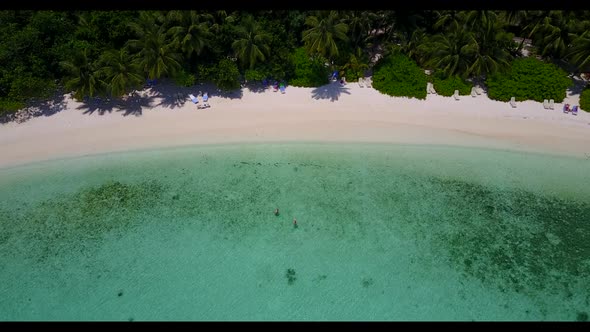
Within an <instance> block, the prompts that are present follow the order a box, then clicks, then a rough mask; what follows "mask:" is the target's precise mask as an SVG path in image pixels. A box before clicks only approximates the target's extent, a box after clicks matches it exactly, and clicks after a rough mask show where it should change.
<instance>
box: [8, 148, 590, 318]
mask: <svg viewBox="0 0 590 332" xmlns="http://www.w3.org/2000/svg"><path fill="white" fill-rule="evenodd" d="M589 184H590V160H588V159H583V158H571V157H563V156H551V155H543V154H525V153H520V152H518V153H517V152H510V151H500V150H486V149H473V148H458V147H448V146H412V145H391V144H352V143H351V144H323V143H289V144H286V143H284V144H283V143H281V144H270V143H269V144H243V145H209V146H194V147H182V148H170V149H161V150H150V151H135V152H126V153H111V154H103V155H95V156H84V157H80V158H75V159H63V160H53V161H46V162H40V163H34V164H28V165H24V166H19V167H13V168H5V169H1V170H0V227H1V233H0V280H2V282H1V283H0V320H3V321H39V320H42V321H47V320H68V321H69V320H84V321H88V320H90V321H94V320H109V321H111V320H114V321H130V320H134V321H160V320H175V321H179V320H180V321H183V320H199V321H216V320H232V321H250V320H257V321H260V320H264V321H267V320H281V321H284V320H298V321H324V320H329V321H334V320H346V321H357V320H362V321H371V320H379V321H383V320H394V321H395V320H404V321H424V320H426V321H433V320H434V321H456V320H461V321H471V320H475V321H508V320H510V321H513V320H524V321H528V320H533V321H547V320H549V321H554V320H559V321H562V320H563V321H584V320H588V314H589V313H590V305H589V301H590V186H589ZM275 208H279V209H280V215H279V216H275V215H274V214H273V211H274V209H275ZM293 218H297V222H298V227H297V228H295V227H294V226H293Z"/></svg>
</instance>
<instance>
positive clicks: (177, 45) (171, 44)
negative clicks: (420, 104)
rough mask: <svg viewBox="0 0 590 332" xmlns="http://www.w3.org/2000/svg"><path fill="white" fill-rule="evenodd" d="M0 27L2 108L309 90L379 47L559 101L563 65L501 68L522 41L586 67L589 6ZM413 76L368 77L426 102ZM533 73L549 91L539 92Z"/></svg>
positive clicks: (104, 19) (82, 16)
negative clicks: (202, 86)
mask: <svg viewBox="0 0 590 332" xmlns="http://www.w3.org/2000/svg"><path fill="white" fill-rule="evenodd" d="M0 22H2V24H1V25H0V114H2V113H7V112H12V111H14V110H16V109H19V108H21V107H23V106H24V105H26V104H27V103H29V102H30V101H33V100H40V99H47V98H49V97H50V96H52V95H53V94H54V93H55V92H57V90H59V91H60V92H62V91H61V90H64V89H65V90H66V91H64V92H73V95H74V96H75V98H76V99H78V100H84V99H85V98H87V97H109V98H118V97H121V96H124V95H125V94H126V93H127V92H129V91H131V90H133V89H136V88H138V87H141V86H143V85H144V83H146V80H148V79H150V80H151V79H161V78H171V79H173V80H174V81H175V82H176V84H178V85H181V86H190V85H192V84H194V82H196V81H200V82H203V81H210V82H214V83H216V84H220V87H221V88H223V89H225V90H232V89H238V88H239V83H238V82H239V81H240V80H241V79H242V78H245V80H246V81H260V80H262V79H264V78H271V79H277V80H286V81H288V82H289V83H290V84H292V85H295V86H305V87H317V86H320V85H322V84H326V83H327V79H326V78H327V74H326V72H328V73H330V72H332V71H333V70H340V71H341V73H342V75H343V76H345V77H346V78H347V79H348V81H354V80H356V79H357V78H358V77H361V76H363V75H364V73H365V72H366V71H371V70H374V71H378V68H373V63H372V62H371V61H372V59H375V56H377V55H380V56H382V57H387V56H388V53H393V54H397V53H400V54H403V55H405V56H407V57H409V58H410V59H412V60H413V61H414V62H415V63H417V64H418V67H420V68H422V69H429V70H433V71H434V72H441V73H442V74H444V76H445V77H455V76H456V77H460V78H462V79H469V78H473V79H478V80H480V81H482V82H483V83H490V84H491V85H493V86H495V87H494V88H493V89H490V91H492V94H493V95H494V97H493V98H495V99H498V100H508V99H509V98H510V97H511V96H515V97H516V98H517V99H518V100H526V99H532V100H537V101H542V100H543V99H554V100H555V101H558V102H559V101H561V100H562V97H561V96H562V95H564V94H565V89H564V88H563V86H564V83H563V82H564V81H562V80H561V79H560V78H558V77H561V76H562V73H561V72H559V74H557V71H556V70H553V69H548V68H549V67H546V66H542V65H540V64H537V65H532V64H529V66H530V68H529V67H527V66H524V65H522V64H521V65H522V66H524V67H527V68H528V69H527V70H525V69H524V68H512V69H511V68H510V67H511V66H512V65H515V66H519V65H518V64H519V63H520V61H521V60H522V58H523V55H522V52H521V51H522V50H523V49H524V48H525V46H526V45H525V43H524V39H525V38H526V39H530V40H532V49H533V50H534V52H535V55H538V56H540V57H541V58H542V61H543V62H545V63H553V62H556V61H555V60H559V62H560V63H564V64H567V65H571V66H573V67H572V68H576V69H575V70H577V71H588V70H590V47H589V45H590V35H589V34H588V32H587V31H589V30H590V11H560V10H552V11H542V10H539V11H492V10H479V11H478V10H463V11H453V10H443V11H428V10H424V11H403V10H399V11H390V10H378V11H322V10H320V11H316V10H313V11H299V10H289V11H285V10H272V11H271V10H267V11H234V12H231V11H218V10H204V11H181V10H171V11H165V10H160V11H69V12H68V11H61V12H55V11H26V10H21V11H15V10H12V11H11V10H4V11H0ZM514 36H517V37H522V38H521V41H518V42H515V41H513V37H514ZM392 51H393V52H392ZM225 60H228V61H232V62H233V63H234V64H233V65H232V64H230V63H229V62H227V61H225ZM513 60H514V61H515V62H512V61H513ZM538 63H541V62H538ZM326 64H328V65H327V66H326ZM384 67H386V66H384V65H382V68H381V69H382V70H383V69H384ZM412 68H413V67H412ZM406 69H407V70H409V71H410V72H411V71H413V69H410V67H408V68H406ZM529 69H530V70H529ZM533 69H541V71H534V70H533ZM236 70H237V74H236ZM390 70H392V69H391V68H390ZM518 70H520V71H518ZM515 71H518V73H517V74H516V73H515ZM394 72H397V74H399V75H401V74H402V73H401V72H400V71H398V70H397V69H396V70H394ZM410 72H407V73H406V74H408V75H409V77H412V75H413V74H410ZM502 73H504V74H502ZM419 77H420V75H415V77H414V78H413V79H414V80H416V81H415V82H413V83H412V82H409V81H406V83H403V84H402V86H400V87H394V86H393V82H394V81H395V80H391V81H390V80H385V79H384V77H381V78H378V77H377V78H374V79H373V81H374V82H376V84H377V86H378V87H379V88H380V89H381V90H382V91H383V92H384V93H387V94H390V95H396V96H408V97H416V98H423V97H422V95H423V94H424V92H423V91H422V90H425V89H424V88H423V87H420V92H418V90H415V88H416V87H415V86H414V85H417V84H418V83H420V84H421V81H422V79H421V78H419ZM399 78H400V77H398V78H397V79H399ZM486 78H490V80H489V81H490V82H486ZM506 78H510V79H509V81H506V82H503V83H502V81H501V79H506ZM541 78H542V79H543V82H549V84H548V87H546V88H543V89H539V87H541V85H539V84H538V82H539V80H540V79H541ZM406 79H409V78H408V77H406ZM386 81H387V83H386ZM443 81H444V83H443V82H435V85H438V86H437V91H439V93H441V94H444V95H447V94H448V89H447V86H448V85H453V84H458V86H459V88H458V89H459V90H460V91H461V93H463V91H464V90H463V89H464V86H463V85H461V84H460V83H459V82H460V81H459V80H458V79H454V78H453V79H451V80H449V81H445V80H443ZM395 82H397V81H395ZM453 82H454V83H453ZM535 82H536V83H535ZM500 86H501V87H500ZM453 91H454V89H453ZM534 91H537V92H536V93H534Z"/></svg>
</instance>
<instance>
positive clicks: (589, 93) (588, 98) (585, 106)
mask: <svg viewBox="0 0 590 332" xmlns="http://www.w3.org/2000/svg"><path fill="white" fill-rule="evenodd" d="M580 108H581V109H582V110H584V111H586V112H590V86H586V88H585V89H584V91H582V95H580Z"/></svg>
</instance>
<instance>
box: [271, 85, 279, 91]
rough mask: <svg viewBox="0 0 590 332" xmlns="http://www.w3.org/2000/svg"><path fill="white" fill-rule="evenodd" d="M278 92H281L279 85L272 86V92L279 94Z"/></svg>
mask: <svg viewBox="0 0 590 332" xmlns="http://www.w3.org/2000/svg"><path fill="white" fill-rule="evenodd" d="M277 91H279V85H278V84H275V85H273V86H272V92H277Z"/></svg>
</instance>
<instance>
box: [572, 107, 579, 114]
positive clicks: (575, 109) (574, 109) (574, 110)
mask: <svg viewBox="0 0 590 332" xmlns="http://www.w3.org/2000/svg"><path fill="white" fill-rule="evenodd" d="M572 114H573V115H578V105H574V107H572Z"/></svg>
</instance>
